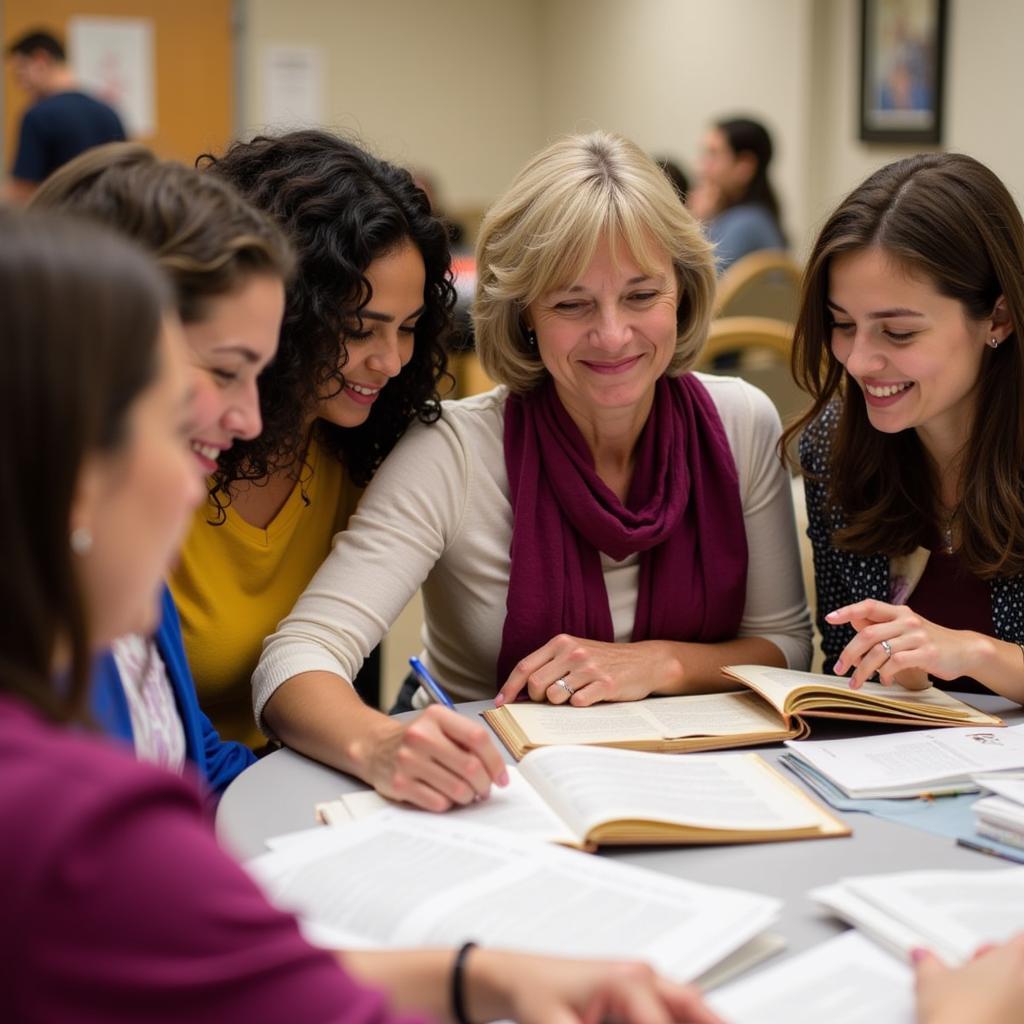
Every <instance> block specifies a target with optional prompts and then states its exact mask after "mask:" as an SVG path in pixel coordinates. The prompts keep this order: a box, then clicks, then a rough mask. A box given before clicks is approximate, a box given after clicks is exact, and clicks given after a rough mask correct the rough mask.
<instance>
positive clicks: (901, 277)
mask: <svg viewBox="0 0 1024 1024" xmlns="http://www.w3.org/2000/svg"><path fill="white" fill-rule="evenodd" d="M828 299H829V306H830V309H831V313H832V321H833V326H832V342H831V344H832V353H833V355H835V357H836V359H838V360H839V362H840V363H842V364H843V366H845V367H846V371H847V373H848V374H849V375H850V376H851V377H852V378H853V380H854V381H855V382H856V383H857V385H858V386H859V387H860V389H861V392H862V393H863V395H864V402H865V404H866V406H867V413H868V419H869V420H870V421H871V425H872V426H873V427H874V428H875V429H876V430H881V431H883V432H885V433H887V434H895V433H898V432H899V431H901V430H907V429H911V428H912V429H916V430H918V431H921V432H923V433H924V434H925V435H927V434H928V433H929V432H931V431H942V432H943V434H944V435H946V436H948V437H952V438H954V439H956V438H959V439H961V440H962V441H966V439H967V436H968V432H969V430H970V424H971V422H972V419H973V414H974V407H975V402H976V400H977V390H976V389H977V384H978V378H979V376H980V374H981V362H982V359H983V357H984V355H985V350H986V343H987V342H988V340H989V338H991V337H993V336H994V337H995V338H996V340H997V341H1002V340H1003V339H1004V338H1005V337H1006V334H1007V333H1008V328H1005V327H1001V326H998V325H997V326H993V325H992V323H991V322H990V321H988V320H984V321H976V320H972V319H970V318H969V317H968V316H967V313H966V310H965V309H964V306H963V304H962V303H960V302H958V301H957V300H956V299H952V298H949V297H948V296H946V295H942V294H941V293H940V292H939V291H938V290H937V289H936V288H935V285H934V284H932V282H931V281H929V280H926V279H925V278H923V277H921V276H918V275H916V274H911V273H910V272H908V270H907V269H906V268H905V267H902V266H900V265H899V264H898V263H896V262H894V261H893V260H892V259H891V258H890V256H889V255H888V254H887V253H886V252H885V251H884V250H882V249H880V248H877V247H872V248H870V249H862V250H859V251H857V252H852V253H847V254H845V255H843V256H839V257H837V258H836V259H835V260H833V263H832V267H831V270H830V273H829V295H828Z"/></svg>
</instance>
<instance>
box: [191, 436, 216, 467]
mask: <svg viewBox="0 0 1024 1024" xmlns="http://www.w3.org/2000/svg"><path fill="white" fill-rule="evenodd" d="M191 447H192V454H193V455H195V457H196V459H198V460H199V465H200V466H202V467H203V472H205V473H213V472H214V471H215V470H216V469H217V460H218V459H219V458H220V453H221V452H222V451H223V450H224V449H222V448H218V447H217V446H216V445H215V444H207V443H206V442H205V441H193V442H192V445H191Z"/></svg>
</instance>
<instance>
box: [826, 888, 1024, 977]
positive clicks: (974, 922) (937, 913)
mask: <svg viewBox="0 0 1024 1024" xmlns="http://www.w3.org/2000/svg"><path fill="white" fill-rule="evenodd" d="M843 885H844V887H845V888H847V889H849V890H850V891H851V892H853V893H854V894H855V895H856V896H859V897H860V898H861V899H863V900H865V901H867V902H869V903H871V904H872V905H873V906H874V907H876V908H877V909H879V910H882V911H884V912H885V913H886V914H888V915H889V916H890V917H892V918H894V919H895V920H897V921H899V922H901V923H903V924H904V925H906V926H908V927H910V928H913V929H914V930H915V931H917V932H919V933H920V934H921V936H922V937H923V938H924V939H925V940H926V942H925V944H926V945H929V946H935V947H938V948H942V949H946V950H949V951H950V953H951V954H952V955H953V957H955V959H957V960H966V959H968V958H969V957H970V956H971V954H972V953H973V952H974V950H975V949H977V948H978V946H980V945H981V944H982V943H985V942H1005V941H1006V940H1007V939H1009V938H1010V937H1011V936H1013V935H1016V934H1017V933H1018V932H1019V931H1020V930H1021V922H1024V868H1009V869H1007V870H1002V871H906V872H900V873H899V874H892V875H875V876H866V877H860V878H847V879H844V880H843Z"/></svg>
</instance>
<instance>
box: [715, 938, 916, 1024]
mask: <svg viewBox="0 0 1024 1024" xmlns="http://www.w3.org/2000/svg"><path fill="white" fill-rule="evenodd" d="M708 1002H709V1003H710V1004H711V1008H712V1009H713V1010H715V1011H716V1012H717V1013H718V1014H719V1015H720V1016H722V1017H723V1018H724V1019H725V1020H727V1021H729V1022H730V1024H883V1022H884V1024H914V1021H915V1019H916V1016H915V1013H914V980H913V974H912V972H911V970H910V968H909V967H908V966H907V965H906V964H905V963H901V962H900V961H898V960H896V959H894V958H893V957H891V956H889V954H888V953H885V952H883V951H882V950H881V949H879V948H878V947H877V946H875V945H874V944H873V943H871V942H870V941H869V940H868V939H865V938H864V937H863V936H861V935H858V934H857V933H856V932H847V933H845V934H843V935H839V936H837V937H836V938H834V939H830V940H829V941H828V942H825V943H823V944H822V945H820V946H817V947H815V948H814V949H812V950H810V951H809V952H807V953H802V954H800V955H799V956H794V957H790V958H789V959H788V960H784V961H783V962H782V963H780V964H777V965H775V966H772V967H768V968H766V969H765V970H763V971H761V972H759V973H758V974H756V975H755V976H754V977H752V978H748V979H744V980H742V981H737V982H733V983H732V984H731V985H727V986H726V987H725V988H723V989H721V990H720V991H718V992H714V993H712V994H711V995H710V996H709V997H708Z"/></svg>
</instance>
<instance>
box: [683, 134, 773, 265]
mask: <svg viewBox="0 0 1024 1024" xmlns="http://www.w3.org/2000/svg"><path fill="white" fill-rule="evenodd" d="M771 159H772V140H771V136H770V135H769V134H768V131H767V130H766V129H765V127H764V125H762V124H760V123H758V122H757V121H752V120H750V119H749V118H745V117H737V118H730V119H728V120H723V121H717V122H716V123H715V124H714V125H713V126H712V128H711V129H710V130H709V131H708V133H707V135H706V136H705V138H704V149H703V153H702V155H701V162H700V178H699V180H698V181H697V184H696V185H695V186H694V187H693V189H692V190H691V191H690V194H689V196H688V197H687V202H688V205H689V207H690V210H691V211H692V212H693V214H694V216H695V217H698V218H700V220H702V221H704V225H705V231H706V232H707V236H708V238H709V239H710V241H711V242H712V243H713V244H714V246H715V260H716V262H717V264H718V272H719V273H722V271H724V270H727V269H728V268H729V267H731V266H732V264H733V263H735V262H736V261H737V260H738V259H740V258H741V257H743V256H746V255H748V254H749V253H752V252H757V251H758V250H760V249H785V248H786V236H785V234H784V233H783V230H782V223H781V220H782V218H781V214H780V212H779V201H778V199H777V198H776V196H775V190H774V189H773V188H772V186H771V182H770V181H769V180H768V165H769V164H770V163H771Z"/></svg>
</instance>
